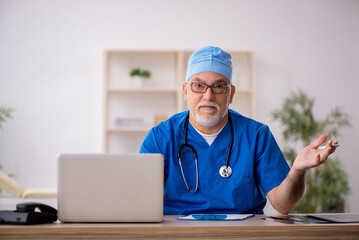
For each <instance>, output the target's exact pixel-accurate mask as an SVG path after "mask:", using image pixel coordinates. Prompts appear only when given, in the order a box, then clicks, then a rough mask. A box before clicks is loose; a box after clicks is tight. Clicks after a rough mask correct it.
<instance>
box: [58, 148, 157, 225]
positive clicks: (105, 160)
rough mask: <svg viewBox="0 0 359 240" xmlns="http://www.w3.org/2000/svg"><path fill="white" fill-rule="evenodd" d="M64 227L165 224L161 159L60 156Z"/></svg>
mask: <svg viewBox="0 0 359 240" xmlns="http://www.w3.org/2000/svg"><path fill="white" fill-rule="evenodd" d="M57 161H58V196H57V200H58V218H59V220H60V221H62V222H161V221H162V217H163V174H164V173H163V171H164V159H163V155H162V154H58V156H57Z"/></svg>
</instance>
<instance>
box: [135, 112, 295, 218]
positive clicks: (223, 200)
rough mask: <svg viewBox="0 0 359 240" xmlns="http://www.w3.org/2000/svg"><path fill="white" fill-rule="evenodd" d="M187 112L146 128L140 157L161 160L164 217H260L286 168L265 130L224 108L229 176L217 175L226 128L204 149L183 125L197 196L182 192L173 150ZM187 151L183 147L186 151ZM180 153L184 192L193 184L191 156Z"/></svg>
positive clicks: (223, 160)
mask: <svg viewBox="0 0 359 240" xmlns="http://www.w3.org/2000/svg"><path fill="white" fill-rule="evenodd" d="M188 114H189V111H185V112H182V113H178V114H176V115H174V116H172V117H171V118H169V119H168V120H166V121H164V122H162V123H160V124H159V125H157V126H156V127H154V128H152V129H151V131H150V132H149V133H148V135H147V136H146V138H145V139H144V141H143V143H142V146H141V149H140V152H141V153H162V154H163V155H164V158H165V173H164V174H165V176H164V179H165V180H164V181H165V182H164V214H165V215H185V214H193V213H227V214H229V213H254V214H261V213H263V208H264V206H265V204H266V194H267V193H268V192H269V191H270V190H272V189H273V188H274V187H276V186H278V185H279V184H280V183H281V182H282V181H283V180H284V179H285V177H286V176H287V174H288V172H289V166H288V164H287V162H286V160H285V159H284V157H283V154H282V152H281V150H280V149H279V147H278V145H277V143H276V141H275V139H274V137H273V135H272V133H271V132H270V130H269V128H268V126H266V125H264V124H262V123H259V122H257V121H255V120H252V119H249V118H246V117H244V116H242V115H241V114H239V113H237V112H235V111H233V110H229V114H230V117H231V120H232V123H233V131H234V139H233V147H232V149H231V155H230V159H229V166H230V167H231V168H232V170H233V173H232V176H230V177H229V178H223V177H221V176H220V175H219V169H220V168H221V167H222V166H223V165H225V163H226V158H227V152H228V148H229V144H230V138H231V137H230V136H231V128H230V125H229V123H228V122H227V124H226V126H225V127H224V128H223V130H222V131H221V132H220V134H219V135H218V136H217V138H216V139H215V140H214V142H213V143H212V144H211V146H209V145H208V144H207V142H206V141H205V139H204V138H203V137H202V136H201V135H199V133H198V132H197V131H196V130H195V129H194V128H193V126H192V125H191V124H188V133H187V143H188V144H190V145H192V146H193V147H194V149H195V150H196V152H197V154H198V172H199V184H198V191H197V192H189V191H187V188H186V185H185V183H184V181H183V178H182V174H181V169H180V166H179V161H178V157H177V151H178V148H179V146H180V145H181V144H183V141H184V124H185V120H186V118H187V116H188ZM187 150H188V149H187ZM187 150H186V149H185V150H184V151H183V152H182V167H183V172H184V174H185V177H186V181H187V183H188V185H189V187H190V189H192V190H193V189H194V188H195V186H196V168H195V162H194V158H193V154H192V153H191V152H190V151H187Z"/></svg>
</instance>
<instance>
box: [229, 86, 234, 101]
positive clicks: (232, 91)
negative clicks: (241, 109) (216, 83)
mask: <svg viewBox="0 0 359 240" xmlns="http://www.w3.org/2000/svg"><path fill="white" fill-rule="evenodd" d="M235 93H236V87H235V86H234V85H231V93H230V94H231V96H230V98H229V103H232V101H233V96H234V94H235Z"/></svg>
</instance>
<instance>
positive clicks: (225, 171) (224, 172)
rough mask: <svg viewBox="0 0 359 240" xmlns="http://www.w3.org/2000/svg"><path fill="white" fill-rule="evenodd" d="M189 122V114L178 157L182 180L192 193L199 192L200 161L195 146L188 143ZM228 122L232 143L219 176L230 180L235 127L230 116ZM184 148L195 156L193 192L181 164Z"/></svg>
mask: <svg viewBox="0 0 359 240" xmlns="http://www.w3.org/2000/svg"><path fill="white" fill-rule="evenodd" d="M188 122H189V114H188V116H187V118H186V122H185V125H184V140H183V144H182V145H181V146H179V148H178V151H177V156H178V162H179V165H180V168H181V174H182V178H183V181H184V183H185V184H186V187H187V191H190V192H196V191H197V190H198V160H197V152H196V150H195V149H194V147H193V146H191V145H190V144H188V143H187V131H188ZM228 122H229V126H230V127H231V141H230V143H229V149H228V152H227V159H226V165H224V166H222V167H221V168H220V169H219V175H221V176H222V177H223V178H228V177H230V176H231V175H232V168H231V167H230V166H229V156H230V153H231V149H232V145H233V125H232V120H231V118H230V116H229V114H228ZM184 147H188V148H189V149H191V151H192V153H193V156H194V161H195V165H196V188H195V189H194V190H191V189H190V188H189V187H188V184H187V181H186V177H185V176H184V173H183V168H182V162H181V158H182V154H181V150H182V148H184Z"/></svg>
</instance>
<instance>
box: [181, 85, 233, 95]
mask: <svg viewBox="0 0 359 240" xmlns="http://www.w3.org/2000/svg"><path fill="white" fill-rule="evenodd" d="M187 84H188V85H191V90H192V92H195V93H205V92H206V91H207V89H208V88H211V90H212V93H213V94H225V93H227V89H228V87H230V86H231V85H229V84H223V83H216V84H212V85H207V84H205V83H187Z"/></svg>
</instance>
